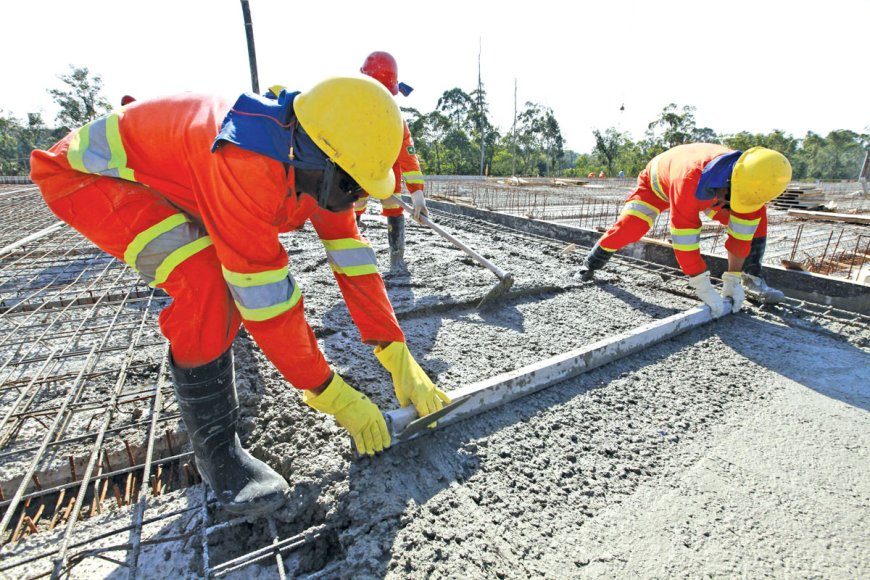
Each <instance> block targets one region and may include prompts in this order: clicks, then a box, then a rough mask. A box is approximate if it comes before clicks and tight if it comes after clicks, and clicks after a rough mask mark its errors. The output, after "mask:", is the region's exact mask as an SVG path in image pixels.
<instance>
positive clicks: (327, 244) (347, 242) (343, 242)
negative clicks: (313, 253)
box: [321, 206, 386, 276]
mask: <svg viewBox="0 0 870 580" xmlns="http://www.w3.org/2000/svg"><path fill="white" fill-rule="evenodd" d="M384 207H386V206H384ZM321 242H323V247H324V248H326V253H327V255H329V256H330V257H329V265H330V267H331V268H332V271H333V272H338V273H339V274H344V275H346V276H364V275H366V274H376V273H377V272H378V265H377V263H376V262H374V261H372V260H369V259H366V260H364V261H365V263H362V264H360V263H358V264H357V265H352V266H340V265H338V264H336V262H337V261H341V260H336V256H335V255H333V254H335V253H337V252H340V251H342V250H367V253H368V255H367V256H366V257H367V258H368V256H371V258H372V259H374V252H373V251H372V248H371V246H370V245H369V244H367V243H366V242H363V241H362V240H357V239H356V238H341V239H338V240H321ZM362 254H363V253H362V252H355V253H354V254H352V255H354V256H357V255H362ZM344 261H345V262H347V261H348V260H344ZM354 261H356V262H362V261H363V260H359V259H356V260H354Z"/></svg>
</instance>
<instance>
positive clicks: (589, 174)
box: [586, 171, 595, 178]
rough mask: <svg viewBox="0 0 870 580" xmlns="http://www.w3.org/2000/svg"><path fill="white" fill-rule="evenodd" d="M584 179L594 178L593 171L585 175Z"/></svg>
mask: <svg viewBox="0 0 870 580" xmlns="http://www.w3.org/2000/svg"><path fill="white" fill-rule="evenodd" d="M586 177H589V178H594V177H595V172H594V171H590V172H589V173H588V174H587V175H586Z"/></svg>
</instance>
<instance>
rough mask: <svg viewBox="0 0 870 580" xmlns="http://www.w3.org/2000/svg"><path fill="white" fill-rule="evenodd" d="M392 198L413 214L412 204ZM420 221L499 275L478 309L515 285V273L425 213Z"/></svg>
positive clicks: (478, 305)
mask: <svg viewBox="0 0 870 580" xmlns="http://www.w3.org/2000/svg"><path fill="white" fill-rule="evenodd" d="M392 199H393V200H395V202H396V203H397V204H399V205H400V206H402V207H403V208H404V209H405V211H407V212H408V213H409V214H410V215H413V213H414V209H413V208H412V207H411V206H410V205H408V204H407V203H405V202H404V201H403V200H402V199H400V198H399V197H397V196H395V195H394V196H392ZM418 221H419V222H420V223H421V224H423V225H424V226H427V227H429V228H431V229H432V230H434V231H435V233H437V234H438V235H440V236H441V237H442V238H444V239H445V240H447V241H448V242H450V243H451V244H453V245H454V246H456V247H457V248H459V249H460V250H462V251H463V252H465V253H466V254H468V255H469V256H471V257H472V259H474V260H475V261H476V262H477V263H479V264H481V265H483V266H485V267H487V268H488V269H489V270H491V271H492V273H493V274H495V275H496V276H497V277H498V280H499V282H498V284H496V285H495V286H493V288H492V289H491V290H490V291H489V292H487V293H486V295H485V296H484V297H483V298H482V299H481V301H480V302H479V303H478V304H477V308H478V309H480V308H483V307H484V306H485V305H491V304H492V303H493V302H495V301H496V300H498V299H499V298H501V297H502V295H504V294H505V293H506V292H507V291H508V290H510V289H511V286H513V284H514V277H513V274H511V273H510V272H505V271H504V270H502V269H501V268H499V267H498V266H496V265H495V264H493V263H492V262H490V261H489V260H487V259H486V258H484V257H483V256H481V255H480V254H478V253H477V252H475V251H474V250H472V249H471V248H469V247H468V246H466V245H465V244H464V243H462V242H461V241H459V240H458V239H456V238H455V237H454V236H453V235H451V234H449V233H447V232H446V231H444V230H443V229H442V228H441V227H439V226H438V225H437V224H435V223H434V222H433V221H432V220H430V219H429V218H428V217H426V216H425V215H421V216H420V219H419V220H418Z"/></svg>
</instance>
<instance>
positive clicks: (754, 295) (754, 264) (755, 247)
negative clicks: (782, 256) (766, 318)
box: [742, 238, 785, 304]
mask: <svg viewBox="0 0 870 580" xmlns="http://www.w3.org/2000/svg"><path fill="white" fill-rule="evenodd" d="M766 248H767V238H753V240H752V246H751V247H750V249H749V255H748V256H746V260H745V261H744V262H743V276H742V279H743V289H744V290H745V291H746V295H747V297H749V298H750V299H752V300H754V301H756V302H762V303H765V304H776V303H778V302H782V301H783V300H785V294H783V293H782V291H780V290H777V289H776V288H771V287H770V286H768V285H767V282H765V281H764V278H762V277H761V260H762V258H764V250H765V249H766Z"/></svg>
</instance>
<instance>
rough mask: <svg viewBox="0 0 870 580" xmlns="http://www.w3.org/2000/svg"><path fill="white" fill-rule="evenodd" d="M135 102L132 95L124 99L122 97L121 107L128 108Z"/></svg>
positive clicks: (125, 96)
mask: <svg viewBox="0 0 870 580" xmlns="http://www.w3.org/2000/svg"><path fill="white" fill-rule="evenodd" d="M135 101H136V99H134V98H133V97H131V96H130V95H124V96H123V97H121V106H122V107H125V106H127V105H129V104H130V103H133V102H135Z"/></svg>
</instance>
